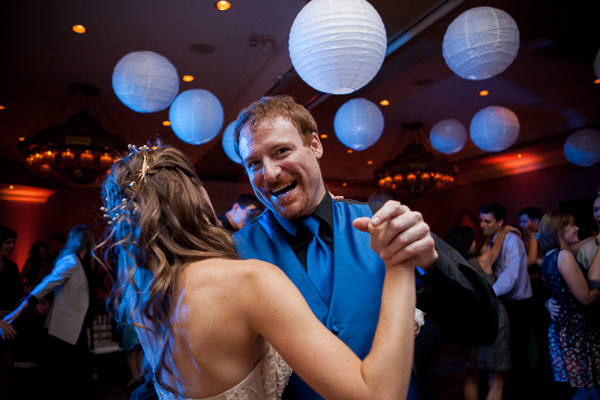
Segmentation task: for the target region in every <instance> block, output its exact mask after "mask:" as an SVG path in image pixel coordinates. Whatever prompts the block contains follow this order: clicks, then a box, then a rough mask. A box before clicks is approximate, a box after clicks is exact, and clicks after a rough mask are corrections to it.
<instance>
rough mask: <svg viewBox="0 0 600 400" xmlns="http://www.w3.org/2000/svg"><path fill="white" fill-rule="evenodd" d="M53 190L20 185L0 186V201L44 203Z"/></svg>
mask: <svg viewBox="0 0 600 400" xmlns="http://www.w3.org/2000/svg"><path fill="white" fill-rule="evenodd" d="M54 192H55V191H54V190H49V189H42V188H36V187H32V186H21V185H0V200H4V201H17V202H20V203H45V202H46V201H47V200H48V197H50V196H52V195H53V194H54Z"/></svg>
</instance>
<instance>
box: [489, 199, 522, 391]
mask: <svg viewBox="0 0 600 400" xmlns="http://www.w3.org/2000/svg"><path fill="white" fill-rule="evenodd" d="M479 212H480V213H479V226H480V227H481V231H482V232H483V234H484V235H485V236H487V237H489V238H490V244H489V246H490V247H491V244H492V243H493V242H494V240H495V239H496V237H497V236H498V235H499V234H500V231H501V230H502V227H503V226H504V222H505V220H506V209H505V208H504V207H503V206H502V205H501V204H498V203H487V204H484V205H483V206H481V208H480V209H479ZM493 271H494V275H495V276H496V278H497V280H496V283H494V285H493V286H492V288H493V289H494V292H495V293H496V296H497V297H498V299H500V300H501V301H503V302H504V306H505V307H506V313H507V314H508V320H509V325H510V358H511V363H512V370H511V372H510V373H509V376H508V378H507V381H506V394H507V396H508V397H507V398H510V399H517V398H525V397H526V393H525V390H524V388H525V387H527V385H528V382H527V381H528V377H529V376H530V374H531V366H530V364H529V344H530V341H531V332H532V331H531V317H532V315H531V313H532V311H531V310H532V302H531V300H532V299H531V297H532V294H533V293H532V290H531V283H530V281H529V273H528V271H527V252H526V251H525V245H524V244H523V241H522V240H521V238H520V237H519V236H518V235H516V234H514V233H512V232H509V233H508V234H507V235H506V239H504V245H503V246H502V252H501V253H500V256H499V257H498V259H497V260H496V262H495V263H494V265H493Z"/></svg>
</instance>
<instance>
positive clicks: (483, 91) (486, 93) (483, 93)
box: [479, 90, 490, 96]
mask: <svg viewBox="0 0 600 400" xmlns="http://www.w3.org/2000/svg"><path fill="white" fill-rule="evenodd" d="M488 94H490V92H488V91H487V90H482V91H481V92H479V95H480V96H487V95H488Z"/></svg>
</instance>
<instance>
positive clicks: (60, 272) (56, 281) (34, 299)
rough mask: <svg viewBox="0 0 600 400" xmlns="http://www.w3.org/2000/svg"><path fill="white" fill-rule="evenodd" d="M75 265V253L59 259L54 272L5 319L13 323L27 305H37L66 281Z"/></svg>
mask: <svg viewBox="0 0 600 400" xmlns="http://www.w3.org/2000/svg"><path fill="white" fill-rule="evenodd" d="M75 267H77V259H76V257H75V256H74V255H69V256H65V257H63V258H61V259H60V260H58V262H57V263H56V265H55V266H54V269H53V270H52V272H51V273H50V274H49V275H48V276H46V277H45V278H44V280H43V281H42V282H40V284H39V285H37V286H36V287H35V288H34V289H33V290H32V291H31V293H30V294H29V296H27V297H26V298H25V300H23V301H22V302H21V304H19V306H18V307H17V308H16V309H15V310H14V311H13V312H11V313H10V314H8V315H7V316H6V317H4V320H5V321H7V322H8V323H9V324H12V323H13V322H14V321H15V320H16V319H17V318H18V317H19V315H21V313H22V312H23V311H24V310H25V309H26V308H27V307H29V306H30V305H31V306H36V305H37V303H38V302H39V301H40V300H42V299H43V298H44V297H46V296H47V295H48V294H50V293H51V292H52V291H53V290H54V288H55V287H57V286H60V285H62V284H63V283H65V282H66V281H67V279H69V278H70V277H71V275H72V274H73V271H75Z"/></svg>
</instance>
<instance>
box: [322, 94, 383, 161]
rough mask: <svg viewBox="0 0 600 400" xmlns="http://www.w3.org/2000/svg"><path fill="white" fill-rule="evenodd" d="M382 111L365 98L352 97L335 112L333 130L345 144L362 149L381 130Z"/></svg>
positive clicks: (379, 133)
mask: <svg viewBox="0 0 600 400" xmlns="http://www.w3.org/2000/svg"><path fill="white" fill-rule="evenodd" d="M383 126H384V121H383V113H382V112H381V110H380V109H379V107H377V106H376V105H375V103H373V102H372V101H369V100H367V99H363V98H358V99H352V100H349V101H347V102H346V103H344V104H343V105H342V106H341V107H340V108H339V110H338V111H337V112H336V113H335V118H334V120H333V130H334V131H335V134H336V136H337V137H338V139H339V140H340V142H342V143H343V144H344V145H345V146H347V147H350V148H351V149H354V150H364V149H366V148H368V147H370V146H372V145H373V144H374V143H375V142H377V140H379V138H380V137H381V133H382V132H383Z"/></svg>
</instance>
